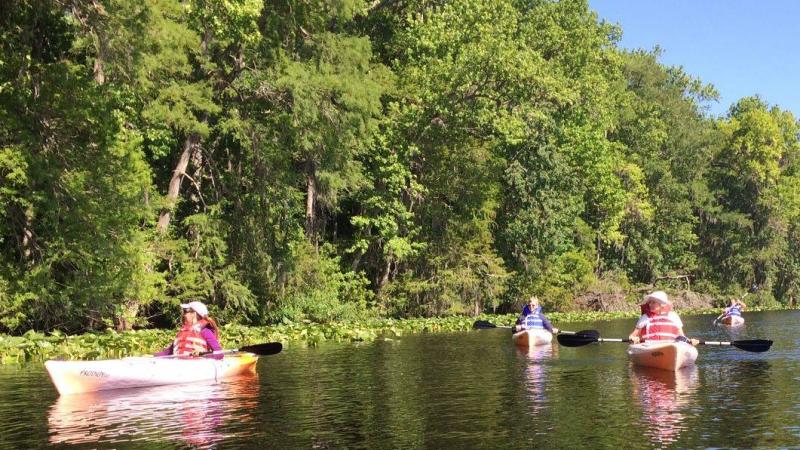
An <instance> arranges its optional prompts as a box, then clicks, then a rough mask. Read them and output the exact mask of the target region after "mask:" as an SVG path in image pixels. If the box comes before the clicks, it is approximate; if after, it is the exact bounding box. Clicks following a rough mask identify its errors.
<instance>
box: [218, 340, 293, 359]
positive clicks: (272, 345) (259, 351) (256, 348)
mask: <svg viewBox="0 0 800 450" xmlns="http://www.w3.org/2000/svg"><path fill="white" fill-rule="evenodd" d="M281 350H283V344H281V343H280V342H265V343H263V344H253V345H245V346H244V347H241V348H239V349H233V350H230V352H231V353H233V352H248V353H255V354H256V355H258V356H269V355H277V354H278V353H280V352H281ZM225 352H228V350H225Z"/></svg>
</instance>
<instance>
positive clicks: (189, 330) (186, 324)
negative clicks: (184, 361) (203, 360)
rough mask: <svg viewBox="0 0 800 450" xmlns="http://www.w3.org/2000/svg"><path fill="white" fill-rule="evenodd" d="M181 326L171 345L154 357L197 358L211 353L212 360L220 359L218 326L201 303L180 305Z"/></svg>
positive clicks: (221, 355)
mask: <svg viewBox="0 0 800 450" xmlns="http://www.w3.org/2000/svg"><path fill="white" fill-rule="evenodd" d="M181 308H183V326H181V329H180V330H179V331H178V335H177V336H175V340H174V341H172V344H170V345H169V347H167V348H165V349H164V350H162V351H160V352H158V353H156V356H168V355H177V356H199V355H206V354H208V353H211V357H212V358H214V359H222V357H223V354H222V347H221V346H220V345H219V326H217V322H216V321H214V319H212V318H211V317H210V316H209V315H208V308H207V307H206V305H204V304H203V303H201V302H190V303H187V304H182V305H181Z"/></svg>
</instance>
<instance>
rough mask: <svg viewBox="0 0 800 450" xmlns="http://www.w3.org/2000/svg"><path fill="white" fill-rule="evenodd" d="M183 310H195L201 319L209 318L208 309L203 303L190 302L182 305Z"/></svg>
mask: <svg viewBox="0 0 800 450" xmlns="http://www.w3.org/2000/svg"><path fill="white" fill-rule="evenodd" d="M181 308H184V309H193V310H194V312H196V313H197V315H198V316H200V317H207V316H208V308H206V305H204V304H203V303H202V302H189V303H185V304H184V303H181Z"/></svg>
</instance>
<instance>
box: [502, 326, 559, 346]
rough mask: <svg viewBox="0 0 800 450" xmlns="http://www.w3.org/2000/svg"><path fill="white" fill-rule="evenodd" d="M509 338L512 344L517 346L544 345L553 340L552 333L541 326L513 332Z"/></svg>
mask: <svg viewBox="0 0 800 450" xmlns="http://www.w3.org/2000/svg"><path fill="white" fill-rule="evenodd" d="M511 340H512V341H513V342H514V345H516V346H519V347H533V346H535V345H545V344H549V343H551V342H553V333H551V332H549V331H547V330H544V329H541V328H534V329H531V330H522V331H520V332H518V333H514V335H513V336H511Z"/></svg>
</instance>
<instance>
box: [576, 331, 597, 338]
mask: <svg viewBox="0 0 800 450" xmlns="http://www.w3.org/2000/svg"><path fill="white" fill-rule="evenodd" d="M575 336H582V337H585V338H591V339H600V332H599V331H597V330H581V331H578V332H576V333H575Z"/></svg>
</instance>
